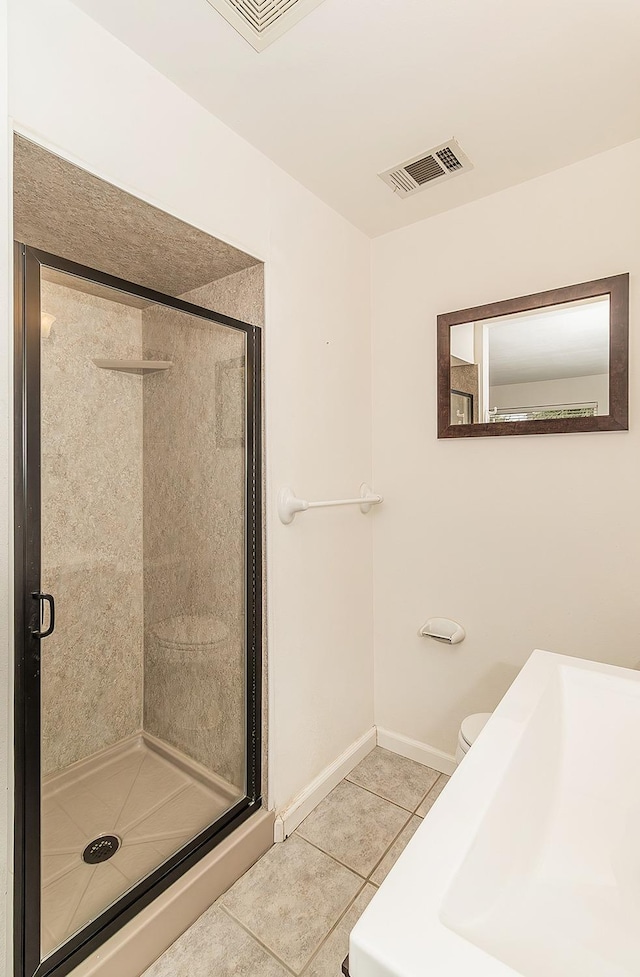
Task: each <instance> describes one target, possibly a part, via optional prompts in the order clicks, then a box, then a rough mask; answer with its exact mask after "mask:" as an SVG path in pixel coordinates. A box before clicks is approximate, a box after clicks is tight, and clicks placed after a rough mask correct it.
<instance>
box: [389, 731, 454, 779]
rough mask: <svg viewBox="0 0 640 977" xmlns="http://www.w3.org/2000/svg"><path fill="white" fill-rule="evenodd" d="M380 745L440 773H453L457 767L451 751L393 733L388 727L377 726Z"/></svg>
mask: <svg viewBox="0 0 640 977" xmlns="http://www.w3.org/2000/svg"><path fill="white" fill-rule="evenodd" d="M377 741H378V746H381V747H383V748H384V749H385V750H390V751H391V752H392V753H398V754H399V755H400V756H406V757H408V758H409V760H415V761H416V762H417V763H422V764H424V766H425V767H432V768H433V769H434V770H439V771H440V773H446V774H452V773H453V771H454V770H455V769H456V766H457V764H456V758H455V757H454V756H453V754H451V753H443V751H442V750H437V749H436V748H435V747H433V746H429V745H428V744H427V743H421V742H420V741H419V740H412V739H410V738H409V737H408V736H403V735H402V733H392V732H391V731H390V730H388V729H382V727H381V726H378V727H377Z"/></svg>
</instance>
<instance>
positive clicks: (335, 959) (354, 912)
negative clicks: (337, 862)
mask: <svg viewBox="0 0 640 977" xmlns="http://www.w3.org/2000/svg"><path fill="white" fill-rule="evenodd" d="M375 894H376V890H375V888H374V886H372V885H369V883H367V884H366V885H365V887H364V889H363V890H362V892H360V893H358V896H357V897H356V900H355V902H353V903H352V904H351V906H350V907H349V909H348V910H347V912H346V913H345V914H344V916H343V917H342V919H341V920H340V922H339V923H338V925H337V926H336V928H335V929H334V931H333V932H332V933H331V935H330V936H329V937H328V938H327V939H326V940H325V942H324V943H323V944H322V946H321V948H320V950H319V951H318V953H317V955H316V956H315V957H314V958H313V960H312V961H311V963H310V964H309V966H308V967H307V969H306V970H305V972H304V977H340V975H341V973H342V971H341V967H342V961H343V960H344V958H345V957H346V955H347V953H348V952H349V936H350V934H351V930H352V929H353V927H354V926H355V925H356V923H357V922H358V920H359V919H360V917H361V916H362V913H363V912H364V911H365V909H366V908H367V906H368V905H369V903H370V902H371V900H372V899H373V897H374V895H375Z"/></svg>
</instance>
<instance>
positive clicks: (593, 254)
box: [373, 142, 640, 752]
mask: <svg viewBox="0 0 640 977" xmlns="http://www.w3.org/2000/svg"><path fill="white" fill-rule="evenodd" d="M638 172H640V142H634V143H630V144H629V145H627V146H623V147H620V148H619V149H616V150H613V151H612V152H609V153H605V154H602V155H600V156H595V157H593V158H591V159H588V160H585V161H584V162H582V163H579V164H577V165H575V166H571V167H568V168H567V169H563V170H559V171H557V172H555V173H551V174H549V175H548V176H545V177H541V178H540V179H537V180H533V181H531V182H529V183H524V184H522V185H521V186H517V187H514V188H512V189H510V190H506V191H504V192H502V193H499V194H496V195H494V196H491V197H487V198H486V199H483V200H479V201H477V202H475V203H473V204H469V205H468V206H465V207H460V208H458V209H457V210H453V211H451V212H450V213H446V214H442V215H440V216H438V217H434V218H432V219H431V220H428V221H423V222H421V223H418V224H414V225H412V226H410V227H407V228H405V229H404V230H401V231H397V232H395V233H393V234H388V235H386V236H384V237H381V238H378V239H376V240H375V241H374V242H373V311H374V355H373V364H374V395H373V405H374V471H375V484H376V485H377V486H379V487H380V491H382V492H384V494H385V499H386V502H387V504H385V505H384V506H381V507H380V512H379V513H377V514H376V521H375V534H374V535H375V557H374V566H375V600H374V617H375V666H376V721H377V722H378V723H379V724H380V725H381V726H383V727H386V728H388V729H390V730H394V731H397V732H399V733H403V734H404V735H406V736H409V737H411V738H413V739H416V740H419V741H421V742H423V743H427V744H430V745H432V746H434V747H436V748H440V749H442V750H445V751H448V752H452V751H453V750H454V748H455V743H456V734H457V730H458V727H459V724H460V721H461V719H462V718H463V717H464V716H465V715H467V714H469V713H471V712H477V711H483V710H487V709H493V707H494V706H495V705H496V703H497V701H498V700H499V698H500V697H501V695H502V694H503V693H504V691H505V690H506V688H507V686H508V685H509V683H510V682H511V681H512V679H513V678H514V676H515V675H516V673H517V671H518V669H519V668H520V667H521V666H522V664H523V663H524V661H525V660H526V658H527V657H528V655H529V654H530V652H531V651H532V650H533V649H534V648H536V647H538V648H546V649H549V650H552V651H556V652H561V653H565V654H569V655H579V656H582V657H585V658H593V659H600V660H603V661H608V662H613V663H616V664H621V665H635V664H636V663H637V662H638V661H639V660H640V646H639V645H638V641H637V634H638V632H639V631H640V603H639V602H638V600H637V580H638V576H639V573H640V520H639V519H638V505H637V496H638V482H639V481H640V428H639V427H638V420H637V417H636V413H635V410H636V404H637V402H638V397H639V395H640V348H639V347H638V343H637V340H636V329H635V328H634V323H637V321H638V317H639V316H640V307H639V293H638V274H639V273H640V181H639V180H638ZM612 173H615V174H616V177H615V180H612V179H611V174H612ZM461 179H464V177H461ZM426 192H428V191H426ZM425 268H428V269H429V274H428V275H425V273H424V269H425ZM626 271H629V272H630V273H631V350H630V356H631V360H630V378H631V390H630V396H631V430H630V431H629V432H622V433H611V434H576V435H547V436H540V435H538V436H535V437H513V438H511V437H500V438H497V437H496V438H475V439H470V440H464V439H462V440H442V441H438V440H437V438H436V316H437V315H438V314H439V313H443V312H447V311H449V310H450V309H464V308H470V307H472V306H476V305H482V304H484V303H487V302H493V301H497V300H499V299H502V298H505V297H506V296H513V295H527V294H530V293H532V292H538V291H543V290H544V289H550V288H556V287H559V286H562V285H569V284H572V283H574V282H582V281H590V280H592V279H595V278H601V277H605V276H608V275H615V274H619V273H621V272H626ZM397 322H402V324H403V341H402V343H399V342H398V336H397V329H396V328H395V325H394V324H395V323H397ZM407 349H410V350H411V355H410V356H407ZM430 616H443V617H451V618H453V619H454V620H457V621H460V622H461V623H462V624H463V625H464V626H465V628H466V629H467V638H466V640H465V641H464V642H463V643H462V644H460V645H456V646H455V647H447V646H443V645H441V644H437V643H436V642H431V641H429V640H428V639H425V638H419V637H418V636H417V631H418V628H419V627H420V625H421V624H422V623H423V622H424V621H425V620H426V619H427V618H428V617H430Z"/></svg>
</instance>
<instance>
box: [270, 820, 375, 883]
mask: <svg viewBox="0 0 640 977" xmlns="http://www.w3.org/2000/svg"><path fill="white" fill-rule="evenodd" d="M295 834H298V829H297V828H296V830H295V831H294V832H293V834H290V835H289V838H293V835H295ZM298 837H299V838H300V840H301V841H306V843H307V844H308V845H311V847H312V848H315V850H316V851H321V852H322V854H323V855H327V856H328V857H329V858H331V859H332V860H333V861H334V862H337V863H338V865H341V866H342V868H346V869H348V870H349V871H350V872H351V873H352V874H353V875H356V876H357V877H358V878H359V879H361V880H362V881H363V882H366V881H367V877H366V875H363V874H362V873H361V872H358V871H356V869H355V868H352V867H351V866H350V865H347V863H346V862H341V861H340V859H339V858H338V857H337V855H332V854H331V852H330V851H325V850H324V848H321V847H320V845H317V844H316V843H315V841H309V839H308V838H305V836H304V835H298Z"/></svg>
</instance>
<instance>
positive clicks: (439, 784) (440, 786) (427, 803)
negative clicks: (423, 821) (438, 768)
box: [416, 773, 450, 818]
mask: <svg viewBox="0 0 640 977" xmlns="http://www.w3.org/2000/svg"><path fill="white" fill-rule="evenodd" d="M449 780H450V777H447V775H446V774H444V773H441V774H440V776H439V777H438V779H437V780H436V782H435V784H434V785H433V787H432V788H431V790H430V791H429V793H428V794H427V796H426V797H425V799H424V800H423V802H422V804H421V805H420V807H419V808H418V810H417V811H416V814H417V815H418V817H419V818H423V817H424V816H425V815H426V814H428V813H429V811H430V810H431V808H432V807H433V805H434V803H435V801H436V800H437V799H438V797H440V794H441V793H442V791H443V790H444V788H445V787H446V786H447V784H448V783H449Z"/></svg>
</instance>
